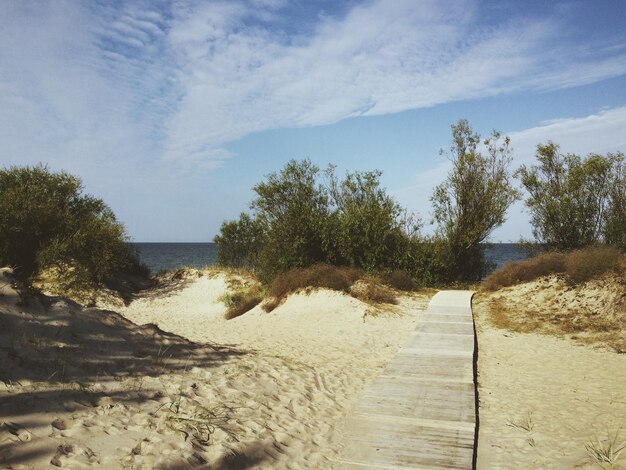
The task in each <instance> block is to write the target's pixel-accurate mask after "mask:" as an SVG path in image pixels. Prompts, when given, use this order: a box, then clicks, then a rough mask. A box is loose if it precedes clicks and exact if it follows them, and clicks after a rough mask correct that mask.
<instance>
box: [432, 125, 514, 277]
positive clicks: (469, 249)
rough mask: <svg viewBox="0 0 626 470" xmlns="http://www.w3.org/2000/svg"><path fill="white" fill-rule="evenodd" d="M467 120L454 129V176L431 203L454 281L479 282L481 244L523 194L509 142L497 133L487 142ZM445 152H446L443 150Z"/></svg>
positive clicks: (439, 187) (444, 184) (449, 176)
mask: <svg viewBox="0 0 626 470" xmlns="http://www.w3.org/2000/svg"><path fill="white" fill-rule="evenodd" d="M480 143H481V140H480V135H478V134H477V133H474V132H473V131H472V129H471V127H470V125H469V123H468V121H467V120H460V121H459V122H458V123H457V124H455V125H453V126H452V146H451V147H450V154H449V160H450V161H451V163H452V169H451V170H450V172H449V173H448V178H447V179H446V181H444V182H443V183H442V184H440V185H439V186H437V187H436V188H435V191H434V193H433V196H432V198H431V201H432V203H433V209H434V219H435V221H437V223H438V235H439V236H440V237H441V238H442V239H444V240H445V241H446V244H447V247H448V254H447V255H448V256H449V260H448V261H447V264H448V266H449V268H450V269H449V272H448V275H447V277H448V278H449V280H477V279H480V277H481V276H482V274H483V271H484V258H483V253H482V248H481V246H480V243H482V242H483V241H485V240H486V239H487V237H488V236H489V235H490V234H491V232H492V231H493V230H494V229H495V228H496V227H498V226H500V225H502V223H503V222H504V220H505V215H506V211H507V209H508V208H509V207H510V205H511V204H512V203H513V201H515V200H516V199H517V198H518V197H519V196H518V193H517V191H516V190H515V189H514V188H513V187H512V185H511V182H510V172H509V165H510V163H511V152H510V149H509V143H510V142H509V138H508V137H505V138H504V139H503V140H501V135H500V133H498V132H496V131H493V133H492V134H491V136H490V137H489V138H488V139H486V140H484V141H483V144H484V146H485V150H486V154H483V153H481V151H480V150H479V145H480ZM442 153H443V151H442Z"/></svg>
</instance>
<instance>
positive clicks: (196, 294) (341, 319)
mask: <svg viewBox="0 0 626 470" xmlns="http://www.w3.org/2000/svg"><path fill="white" fill-rule="evenodd" d="M225 288H226V282H225V280H224V278H222V277H217V278H207V277H203V278H200V279H198V280H197V281H195V282H194V283H193V284H192V285H190V286H188V287H187V288H185V289H184V290H183V291H181V292H179V293H177V294H175V295H174V296H172V297H170V298H167V299H163V298H156V299H141V300H138V301H135V302H133V303H132V304H131V305H130V307H128V308H127V309H124V310H123V311H122V312H121V313H122V314H123V315H124V316H126V318H128V319H130V320H132V321H134V322H136V323H145V322H154V323H156V324H157V325H158V326H159V327H160V328H162V329H164V330H167V331H172V332H174V333H177V334H181V335H183V336H185V337H187V338H189V339H191V340H193V341H200V342H205V341H210V342H215V343H218V344H222V345H230V346H235V347H239V348H243V349H246V350H251V351H252V352H251V354H250V356H247V357H246V358H245V359H242V360H241V361H240V363H239V364H238V368H239V369H238V370H237V371H235V372H230V373H231V374H232V376H231V377H229V378H228V379H227V378H226V377H218V378H217V381H216V382H214V386H215V387H214V393H215V398H216V400H217V401H220V402H228V403H230V402H237V401H241V397H242V396H245V397H246V400H247V401H246V409H245V410H240V411H239V414H240V419H241V424H242V426H243V427H244V428H246V433H247V439H248V441H249V444H250V445H254V446H258V445H260V444H259V443H264V444H263V445H269V444H271V443H272V442H279V443H280V444H281V449H280V452H279V454H277V455H272V456H271V459H270V463H268V466H267V467H262V466H261V467H259V468H328V467H329V466H330V462H329V458H330V457H332V456H333V455H334V454H335V453H336V452H337V445H338V444H339V442H340V441H341V437H342V436H341V435H340V432H341V431H340V426H339V425H340V424H341V422H342V419H343V417H344V415H345V413H346V412H347V411H349V409H350V408H351V407H352V405H353V404H354V403H355V401H356V400H357V399H358V398H359V397H360V393H361V391H362V389H363V387H364V385H365V384H366V383H367V382H368V381H370V380H371V379H373V378H374V377H376V376H377V375H378V373H380V371H381V370H382V369H383V368H384V367H385V365H386V364H387V363H388V362H389V361H390V360H391V358H393V356H394V355H395V354H396V352H397V351H398V349H399V348H400V347H401V346H402V344H403V343H404V342H405V340H406V338H407V337H408V335H409V334H410V332H411V331H412V330H413V329H414V328H415V324H416V318H417V314H418V312H419V311H420V310H423V309H424V308H425V307H426V305H427V302H428V298H427V297H424V296H422V297H415V298H409V297H404V298H402V299H401V304H400V305H399V306H398V307H397V308H394V310H395V313H380V314H379V315H378V316H371V315H367V314H366V312H368V311H371V310H372V308H371V307H370V306H368V305H366V304H364V303H363V302H361V301H359V300H357V299H354V298H352V297H349V296H347V295H345V294H341V293H337V292H332V291H325V290H322V291H317V292H313V293H311V294H309V295H306V294H298V295H293V296H290V297H289V298H288V299H287V301H286V302H285V303H284V304H283V305H281V306H279V307H278V308H277V309H275V310H274V311H272V312H270V313H265V312H264V311H263V310H262V309H261V307H260V306H257V307H256V308H255V309H253V310H252V311H250V312H248V313H246V314H245V315H243V316H241V317H238V318H235V319H232V320H225V319H224V315H223V314H224V312H225V308H224V306H223V305H222V304H221V303H219V302H218V300H217V298H218V297H219V295H221V294H222V293H223V292H224V290H225ZM270 447H271V446H270ZM242 452H248V453H249V452H250V451H249V450H246V445H245V444H244V445H243V446H242ZM260 452H261V453H263V451H262V450H261V451H260ZM252 453H253V454H254V452H252ZM274 453H275V452H274Z"/></svg>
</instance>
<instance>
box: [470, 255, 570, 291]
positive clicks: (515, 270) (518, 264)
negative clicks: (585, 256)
mask: <svg viewBox="0 0 626 470" xmlns="http://www.w3.org/2000/svg"><path fill="white" fill-rule="evenodd" d="M564 271H565V255H564V254H563V253H558V252H554V251H551V252H546V253H541V254H539V255H537V256H535V257H533V258H530V259H527V260H524V261H509V262H507V263H505V264H504V266H503V267H502V268H500V269H498V270H496V271H494V272H493V273H491V274H490V275H489V276H488V277H487V278H486V279H485V280H484V281H483V282H482V284H481V286H480V287H481V289H483V290H486V291H495V290H498V289H501V288H503V287H508V286H513V285H515V284H520V283H522V282H528V281H532V280H534V279H537V278H540V277H542V276H548V275H550V274H556V273H563V272H564Z"/></svg>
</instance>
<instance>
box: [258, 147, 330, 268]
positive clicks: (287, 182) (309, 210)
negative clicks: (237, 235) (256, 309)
mask: <svg viewBox="0 0 626 470" xmlns="http://www.w3.org/2000/svg"><path fill="white" fill-rule="evenodd" d="M318 174H319V168H318V167H317V166H315V165H313V164H312V163H311V161H310V160H308V159H307V160H302V161H299V162H298V161H296V160H291V161H290V162H288V163H287V165H286V166H285V167H284V168H283V169H282V170H281V171H280V172H278V173H272V174H270V175H269V176H267V179H266V181H263V182H261V183H259V184H257V185H256V186H255V187H254V188H253V189H254V192H255V193H256V194H257V196H256V198H255V199H254V201H253V202H252V204H251V208H252V209H253V211H254V216H255V218H256V219H257V220H258V223H259V224H260V225H261V227H262V228H263V231H264V233H265V234H266V236H265V238H264V244H263V248H262V250H261V251H260V254H259V259H258V262H257V268H258V269H257V270H258V272H259V274H260V275H261V277H262V278H264V279H268V280H269V279H271V278H273V277H274V276H275V275H276V274H277V273H280V272H284V271H287V270H289V269H292V268H301V267H306V266H310V265H311V264H314V263H317V262H323V261H325V260H326V253H325V250H324V233H325V232H326V226H327V224H328V223H329V204H328V195H327V193H326V191H325V190H324V188H323V187H322V186H321V185H320V184H319V183H318V180H317V178H318Z"/></svg>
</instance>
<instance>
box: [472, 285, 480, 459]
mask: <svg viewBox="0 0 626 470" xmlns="http://www.w3.org/2000/svg"><path fill="white" fill-rule="evenodd" d="M473 298H474V295H473V294H472V298H470V309H471V311H472V326H473V327H474V358H473V372H474V410H475V411H474V412H475V421H476V425H475V426H474V452H473V455H472V470H476V459H477V458H478V429H479V428H480V417H479V416H478V404H479V401H480V400H479V399H478V335H477V334H476V322H475V321H474V309H473V308H472V299H473Z"/></svg>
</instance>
